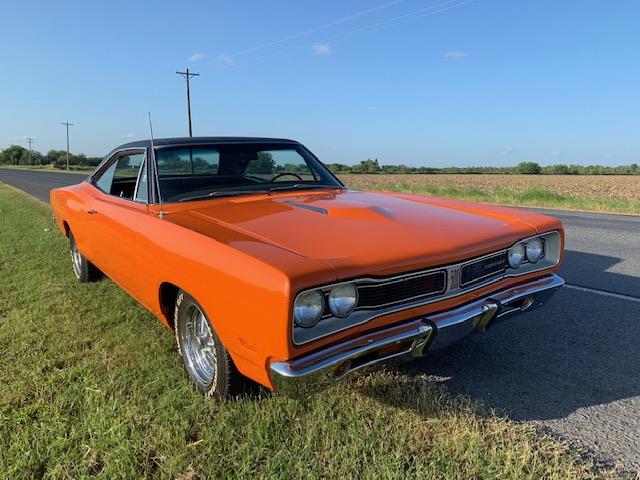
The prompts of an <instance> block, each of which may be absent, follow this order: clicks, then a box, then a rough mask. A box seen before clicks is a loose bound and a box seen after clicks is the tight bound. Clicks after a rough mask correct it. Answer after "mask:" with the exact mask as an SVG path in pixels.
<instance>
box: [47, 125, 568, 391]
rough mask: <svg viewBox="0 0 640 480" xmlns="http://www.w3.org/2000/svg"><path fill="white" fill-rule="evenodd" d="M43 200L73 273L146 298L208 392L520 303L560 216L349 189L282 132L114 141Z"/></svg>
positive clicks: (436, 341)
mask: <svg viewBox="0 0 640 480" xmlns="http://www.w3.org/2000/svg"><path fill="white" fill-rule="evenodd" d="M51 205H52V207H53V212H54V216H55V218H56V222H57V224H58V226H59V227H60V230H61V231H62V232H63V233H64V235H66V236H67V237H68V238H69V243H70V247H71V259H72V264H73V271H74V272H75V275H76V276H77V277H78V279H79V280H80V281H82V282H86V281H90V280H93V279H95V278H97V277H98V276H99V275H100V273H104V274H105V275H107V276H109V277H110V278H111V279H112V280H113V281H114V282H116V283H117V284H118V285H120V286H121V287H122V288H123V289H124V290H126V291H127V292H128V293H129V294H131V295H132V296H133V297H134V298H136V299H137V300H138V301H139V302H140V303H141V304H143V305H144V306H145V307H146V308H147V309H149V310H150V311H151V312H152V313H153V314H154V315H156V316H157V317H158V318H159V319H160V320H161V321H162V322H163V323H164V324H165V325H166V326H167V327H168V328H170V329H172V330H173V331H174V332H175V336H176V339H177V343H178V349H179V351H180V354H181V356H182V359H183V362H184V366H185V370H186V373H187V375H188V377H189V378H190V380H191V381H192V382H193V383H194V384H195V385H196V386H197V388H198V389H200V390H201V391H202V392H203V393H205V394H206V395H213V396H217V397H223V396H226V395H229V394H232V393H233V392H234V391H235V389H236V388H237V387H238V385H239V381H240V380H242V379H243V378H244V377H248V378H250V379H252V380H254V381H256V382H259V383H261V384H262V385H265V386H267V387H269V388H271V389H274V390H278V391H282V392H284V393H286V394H289V395H293V396H304V395H306V394H309V393H311V392H314V391H317V390H319V389H321V388H323V387H326V386H328V385H330V384H331V383H333V382H335V381H338V380H341V379H342V378H344V377H347V376H349V375H351V374H353V373H354V372H357V371H364V370H366V369H367V368H368V367H371V366H374V365H377V364H381V363H384V362H388V361H391V360H401V359H411V358H417V357H421V356H423V355H424V354H425V353H426V352H427V350H432V349H438V348H442V347H445V346H447V345H450V344H451V343H453V342H455V341H457V340H459V339H461V338H463V337H465V336H466V335H468V334H470V333H471V332H473V331H476V330H480V331H484V330H486V329H487V328H488V327H489V326H491V325H492V324H494V323H496V322H497V321H499V320H503V319H504V318H506V317H509V316H511V315H514V314H517V313H519V312H522V311H524V310H532V309H535V308H537V307H539V306H541V305H542V304H543V303H544V302H545V301H546V300H547V299H548V298H549V296H550V295H551V294H552V293H553V292H554V291H555V290H556V289H557V288H558V287H560V286H561V285H562V284H563V283H564V282H563V280H562V279H561V278H560V277H558V276H557V275H555V273H554V272H556V270H557V269H558V268H559V266H560V262H561V260H562V255H563V230H562V226H561V224H560V222H559V221H558V220H556V219H554V218H550V217H547V216H543V215H539V214H537V213H532V212H528V211H522V210H514V209H509V208H501V207H495V206H488V205H476V204H472V203H467V202H462V201H457V200H447V199H442V198H434V197H427V196H422V195H409V194H402V193H370V192H362V191H355V190H349V189H348V188H346V187H345V186H344V185H343V184H342V183H341V182H340V181H339V180H338V179H337V178H336V177H335V176H334V175H333V174H332V173H331V172H330V171H329V170H328V169H327V168H326V167H325V166H324V165H323V164H322V163H321V162H320V161H319V160H318V159H317V158H316V157H315V156H314V155H313V154H312V153H311V152H309V150H307V149H306V148H305V147H304V146H302V145H301V144H300V143H298V142H295V141H291V140H282V139H270V138H235V137H226V138H221V137H211V138H205V137H201V138H175V139H162V140H156V141H155V142H154V141H153V140H151V141H140V142H134V143H129V144H126V145H122V146H121V147H118V148H116V149H115V150H113V151H112V152H111V153H110V154H108V155H107V156H106V157H105V159H104V161H103V162H102V163H101V164H100V165H99V166H98V167H97V168H96V170H95V171H94V172H93V173H92V174H91V175H90V176H89V177H88V178H87V179H86V180H85V181H83V182H82V183H80V184H78V185H73V186H71V187H66V188H58V189H55V190H53V191H52V192H51Z"/></svg>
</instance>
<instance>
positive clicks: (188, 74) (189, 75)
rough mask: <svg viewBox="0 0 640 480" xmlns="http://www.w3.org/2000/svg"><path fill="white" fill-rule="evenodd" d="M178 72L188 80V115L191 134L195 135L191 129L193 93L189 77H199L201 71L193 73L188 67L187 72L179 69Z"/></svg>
mask: <svg viewBox="0 0 640 480" xmlns="http://www.w3.org/2000/svg"><path fill="white" fill-rule="evenodd" d="M176 73H177V74H178V75H182V76H183V77H184V78H185V79H186V80H187V116H188V118H189V136H190V137H193V133H192V131H191V94H190V93H189V79H190V78H191V77H198V76H200V74H199V73H191V72H189V69H188V68H187V69H186V71H185V72H181V71H179V70H176Z"/></svg>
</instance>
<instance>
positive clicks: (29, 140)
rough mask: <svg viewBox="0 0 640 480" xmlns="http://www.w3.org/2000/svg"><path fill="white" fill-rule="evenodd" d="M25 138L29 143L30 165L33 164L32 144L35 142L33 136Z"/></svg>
mask: <svg viewBox="0 0 640 480" xmlns="http://www.w3.org/2000/svg"><path fill="white" fill-rule="evenodd" d="M25 140H26V141H27V143H28V144H29V166H31V144H32V143H33V137H25Z"/></svg>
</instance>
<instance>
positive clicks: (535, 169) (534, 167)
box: [516, 162, 542, 175]
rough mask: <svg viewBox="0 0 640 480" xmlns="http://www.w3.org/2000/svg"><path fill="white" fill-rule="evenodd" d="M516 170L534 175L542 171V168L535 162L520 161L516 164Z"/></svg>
mask: <svg viewBox="0 0 640 480" xmlns="http://www.w3.org/2000/svg"><path fill="white" fill-rule="evenodd" d="M516 172H517V173H524V174H528V175H536V174H538V173H541V172H542V168H541V167H540V165H538V164H537V163H536V162H521V163H519V164H518V165H517V166H516Z"/></svg>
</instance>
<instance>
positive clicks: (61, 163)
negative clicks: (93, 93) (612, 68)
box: [0, 145, 640, 175]
mask: <svg viewBox="0 0 640 480" xmlns="http://www.w3.org/2000/svg"><path fill="white" fill-rule="evenodd" d="M101 160H102V157H87V156H86V155H84V154H83V153H80V154H74V153H69V165H70V166H71V167H72V168H81V167H84V168H87V167H95V166H97V165H98V164H99V163H100V161H101ZM28 164H29V150H28V149H26V148H24V147H21V146H20V145H11V146H10V147H8V148H5V149H4V150H0V165H28ZM31 165H52V166H54V167H57V168H65V167H66V165H67V152H66V150H49V151H48V152H47V153H46V154H42V153H40V152H38V151H36V150H33V151H32V152H31ZM327 166H328V167H329V169H331V171H332V172H333V173H381V174H383V173H388V174H394V173H410V174H418V173H434V174H437V173H463V174H464V173H500V174H515V173H520V174H529V175H640V165H638V164H637V163H632V164H631V165H619V166H615V167H610V166H605V165H566V164H555V165H548V166H544V167H543V166H541V165H540V164H538V163H536V162H521V163H519V164H518V165H515V166H513V167H444V168H436V167H410V166H408V165H380V163H379V162H378V159H377V158H376V159H370V158H369V159H367V160H362V161H361V162H359V163H356V164H354V165H346V164H343V163H330V164H328V165H327Z"/></svg>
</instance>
